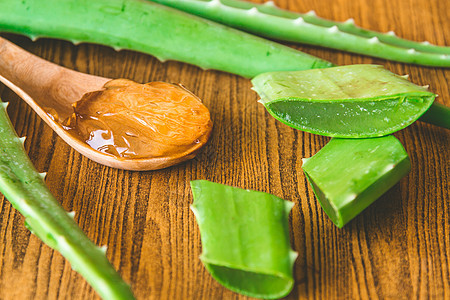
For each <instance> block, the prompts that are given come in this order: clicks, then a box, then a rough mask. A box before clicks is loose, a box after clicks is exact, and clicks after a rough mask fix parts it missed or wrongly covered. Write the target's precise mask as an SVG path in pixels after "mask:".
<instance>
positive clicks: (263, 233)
mask: <svg viewBox="0 0 450 300" xmlns="http://www.w3.org/2000/svg"><path fill="white" fill-rule="evenodd" d="M191 187H192V192H193V195H194V203H193V205H192V207H191V208H192V211H193V212H194V214H195V216H196V219H197V223H198V225H199V228H200V233H201V240H202V247H203V252H202V254H201V257H200V258H201V260H202V262H203V263H204V265H205V267H206V268H207V270H208V271H209V272H210V273H211V275H212V276H213V278H214V279H216V280H217V281H218V282H219V283H221V284H222V285H224V286H225V287H227V288H229V289H230V290H233V291H235V292H238V293H241V294H244V295H248V296H252V297H259V298H266V299H273V298H280V297H284V296H285V295H287V294H289V292H290V291H291V289H292V287H293V284H294V280H293V277H292V269H293V263H294V261H295V258H296V257H297V254H296V253H295V252H294V251H292V249H291V246H290V239H289V225H288V223H289V222H288V220H289V212H290V210H291V208H292V206H293V203H292V202H288V201H285V200H282V199H280V198H278V197H276V196H273V195H271V194H267V193H262V192H257V191H250V190H243V189H239V188H234V187H231V186H227V185H222V184H218V183H213V182H210V181H206V180H195V181H192V182H191Z"/></svg>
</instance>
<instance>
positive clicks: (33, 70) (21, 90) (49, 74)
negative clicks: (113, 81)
mask: <svg viewBox="0 0 450 300" xmlns="http://www.w3.org/2000/svg"><path fill="white" fill-rule="evenodd" d="M108 80H109V79H107V78H102V77H97V76H92V75H88V74H84V73H80V72H76V71H73V70H70V69H67V68H64V67H61V66H58V65H56V64H54V63H51V62H48V61H46V60H44V59H42V58H40V57H38V56H36V55H34V54H31V53H29V52H28V51H25V50H24V49H22V48H20V47H18V46H16V45H15V44H13V43H11V42H9V41H8V40H6V39H4V38H2V37H0V81H1V82H3V83H4V84H5V85H6V86H8V87H9V88H10V89H12V90H13V91H14V92H15V93H17V94H18V95H19V96H20V97H21V98H22V99H24V100H25V102H27V103H28V104H29V105H30V106H31V107H32V108H33V109H34V110H35V111H36V109H37V107H36V106H39V107H40V108H44V107H51V108H53V109H55V110H56V111H57V112H58V113H61V114H62V115H67V113H70V111H71V104H72V103H73V102H75V101H78V100H79V99H80V98H81V97H82V96H83V94H85V93H87V92H90V91H93V90H98V89H101V88H102V86H103V84H104V83H105V82H107V81H108Z"/></svg>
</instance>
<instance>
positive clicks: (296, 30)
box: [151, 0, 450, 67]
mask: <svg viewBox="0 0 450 300" xmlns="http://www.w3.org/2000/svg"><path fill="white" fill-rule="evenodd" d="M151 1H153V2H157V3H160V4H164V5H168V6H171V7H174V8H177V9H180V10H183V11H186V12H189V13H192V14H195V15H198V16H201V17H203V18H207V19H210V20H213V21H216V22H219V23H222V24H226V25H229V26H231V27H235V28H238V29H242V30H244V31H248V32H252V33H255V34H258V35H261V36H265V37H269V38H274V39H278V40H284V41H289V42H298V43H306V44H310V45H317V46H322V47H328V48H334V49H339V50H343V51H349V52H354V53H359V54H364V55H369V56H374V57H378V58H383V59H389V60H395V61H399V62H404V63H412V64H419V65H425V66H438V67H450V47H440V46H435V45H431V44H430V43H428V42H425V43H418V42H413V41H408V40H404V39H400V38H398V37H396V36H395V34H394V33H393V32H389V33H385V34H383V33H379V32H374V31H368V30H364V29H362V28H359V27H357V26H355V24H354V21H353V19H349V20H347V21H346V22H332V21H328V20H325V19H321V18H318V17H317V16H316V15H315V13H314V12H310V13H307V14H299V13H294V12H289V11H284V10H281V9H279V8H277V7H275V6H274V5H270V4H273V2H267V3H266V4H255V3H250V2H245V1H239V0H210V1H202V0H200V1H199V0H176V1H174V0H151Z"/></svg>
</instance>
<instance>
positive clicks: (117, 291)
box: [0, 102, 134, 300]
mask: <svg viewBox="0 0 450 300" xmlns="http://www.w3.org/2000/svg"><path fill="white" fill-rule="evenodd" d="M6 105H7V104H6V103H3V102H0V192H1V193H3V195H4V196H5V197H6V198H7V199H8V200H9V201H10V202H11V204H12V205H13V206H14V208H15V209H17V210H18V211H19V212H20V213H21V214H22V215H23V216H24V217H25V225H26V227H27V228H28V229H29V230H30V231H31V232H32V233H33V234H35V235H36V236H37V237H39V238H40V239H41V240H42V241H43V242H44V243H46V244H47V245H48V246H50V247H51V248H53V249H55V250H57V251H59V252H60V253H61V254H62V255H63V256H64V257H65V258H67V260H68V261H69V262H70V263H71V265H72V269H74V270H75V271H77V272H79V273H80V274H81V275H82V276H83V277H84V278H85V279H86V280H87V281H88V282H89V284H90V285H91V286H92V287H93V288H94V289H95V290H96V291H97V292H98V293H99V295H100V296H101V297H102V298H103V299H118V300H119V299H134V297H133V294H132V293H131V290H130V287H129V286H128V285H127V284H126V283H125V282H124V281H123V280H122V278H121V277H120V275H119V274H118V273H117V272H116V271H115V270H114V268H113V266H112V265H111V264H110V263H109V261H108V259H107V258H106V255H105V250H104V249H102V248H100V247H97V246H96V245H95V244H94V243H92V242H91V241H90V240H89V238H88V237H87V236H86V235H85V234H84V233H83V231H82V230H81V229H80V228H79V227H78V226H77V224H76V223H75V221H74V220H73V214H71V213H67V212H66V211H65V210H64V209H63V208H62V207H61V206H60V204H59V203H58V202H57V200H56V199H55V198H54V197H53V195H52V194H51V193H50V191H49V190H48V188H47V186H46V185H45V183H44V180H43V174H40V173H38V172H37V171H36V169H35V168H34V166H33V164H32V163H31V161H30V160H29V158H28V156H27V154H26V153H25V150H24V148H23V141H24V138H18V137H17V135H16V133H15V131H14V128H13V126H12V125H11V122H10V120H9V118H8V115H7V113H6Z"/></svg>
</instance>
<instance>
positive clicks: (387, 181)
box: [302, 135, 411, 228]
mask: <svg viewBox="0 0 450 300" xmlns="http://www.w3.org/2000/svg"><path fill="white" fill-rule="evenodd" d="M302 169H303V171H304V172H305V175H306V178H307V179H308V181H309V183H310V184H311V186H312V188H313V190H314V193H315V195H316V197H317V199H318V200H319V202H320V204H321V206H322V208H323V209H324V210H325V212H326V213H327V215H328V216H329V217H330V219H331V220H332V221H333V223H334V224H335V225H336V226H337V227H339V228H341V227H342V226H344V225H345V224H346V223H348V222H349V221H350V220H351V219H353V218H354V217H356V216H357V215H358V214H359V213H360V212H362V211H363V210H364V209H365V208H366V207H368V206H369V205H370V204H371V203H373V202H374V201H375V200H376V199H378V198H379V197H380V196H381V195H383V194H384V193H385V192H386V191H387V190H389V189H390V188H391V187H392V186H394V185H395V184H396V183H397V182H398V181H399V180H400V179H401V178H402V177H403V176H405V175H406V174H407V173H408V172H409V171H410V169H411V164H410V161H409V157H408V154H407V153H406V151H405V149H404V148H403V146H402V145H401V143H400V142H399V141H398V140H397V139H396V138H395V137H394V136H392V135H389V136H385V137H380V138H368V139H341V138H333V139H331V141H330V142H329V143H328V144H327V145H326V146H325V147H323V148H322V149H321V150H320V151H319V152H317V153H316V154H315V155H314V156H313V157H311V158H307V159H304V161H303V166H302Z"/></svg>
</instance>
